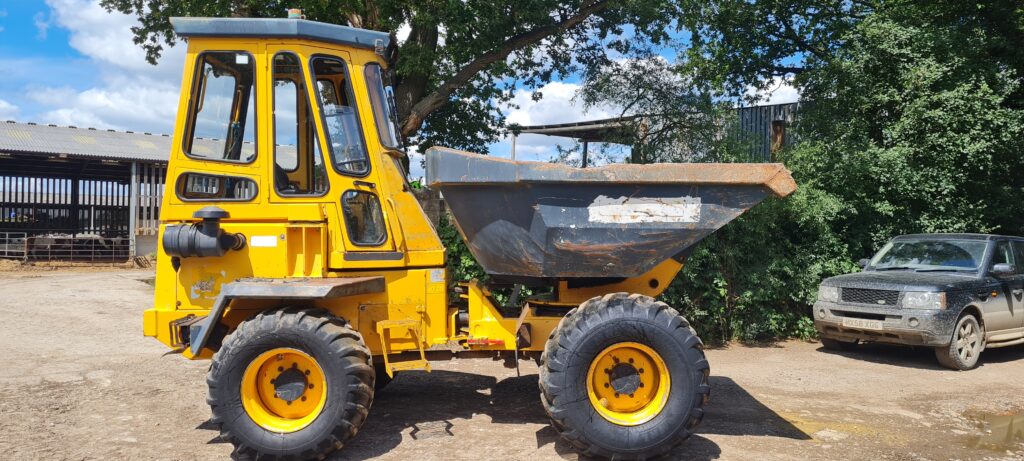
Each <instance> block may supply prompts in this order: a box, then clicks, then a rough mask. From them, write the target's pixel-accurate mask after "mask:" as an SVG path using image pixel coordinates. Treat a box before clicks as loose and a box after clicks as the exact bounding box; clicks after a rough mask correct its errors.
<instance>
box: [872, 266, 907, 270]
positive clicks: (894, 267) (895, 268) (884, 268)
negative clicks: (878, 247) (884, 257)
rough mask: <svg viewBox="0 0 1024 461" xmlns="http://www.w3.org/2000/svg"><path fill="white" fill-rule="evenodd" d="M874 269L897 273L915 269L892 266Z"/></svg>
mask: <svg viewBox="0 0 1024 461" xmlns="http://www.w3.org/2000/svg"><path fill="white" fill-rule="evenodd" d="M873 269H874V270H876V271H897V270H908V269H913V267H910V266H891V267H875V268H873Z"/></svg>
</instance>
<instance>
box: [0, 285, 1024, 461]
mask: <svg viewBox="0 0 1024 461" xmlns="http://www.w3.org/2000/svg"><path fill="white" fill-rule="evenodd" d="M150 277H152V273H150V272H147V271H140V270H135V271H128V270H108V271H105V272H92V271H54V272H24V271H20V272H0V325H3V333H2V334H0V351H3V352H4V360H3V362H4V363H3V366H0V458H3V459H12V460H24V459H46V460H52V459H183V460H205V459H225V458H227V457H228V455H229V454H230V452H231V447H230V446H229V445H227V444H225V443H220V442H219V440H218V439H217V432H216V431H215V429H214V428H213V427H211V425H210V424H209V423H207V418H208V417H209V409H208V408H207V406H206V404H205V403H204V401H205V396H206V386H205V384H204V376H205V374H206V368H207V366H208V363H206V362H190V361H188V360H185V359H183V358H181V357H180V356H177V355H165V353H166V352H167V350H166V349H165V348H164V347H163V346H162V345H160V344H158V343H157V342H156V341H154V340H152V339H148V338H144V337H142V334H141V319H142V310H143V309H145V308H146V307H147V306H148V305H149V304H150V302H151V299H152V288H151V287H150V286H149V285H148V284H146V283H145V282H144V281H143V280H145V279H147V278H150ZM707 355H708V359H709V361H710V362H711V371H712V377H711V386H712V394H711V395H712V401H711V403H710V404H709V406H708V407H707V413H706V416H705V418H704V423H703V424H702V425H701V426H700V428H699V430H698V434H697V435H696V436H694V437H693V438H691V439H690V440H689V441H688V442H687V443H686V444H685V445H683V446H682V447H680V448H679V449H678V451H677V453H674V454H673V457H672V459H698V460H700V459H723V460H758V461H760V460H795V459H826V460H833V459H835V460H895V461H903V460H907V461H910V460H1024V413H1022V410H1024V347H1017V348H1009V349H999V350H991V351H988V352H986V353H985V354H984V355H983V356H982V361H983V365H982V366H981V367H980V368H979V369H977V370H974V371H971V372H966V373H957V372H952V371H947V370H944V369H940V368H938V367H937V366H936V364H935V362H934V359H933V357H932V353H931V352H930V351H927V350H911V349H903V348H895V347H882V346H867V347H862V348H860V350H858V351H856V352H852V353H843V354H837V353H830V352H825V351H823V350H822V349H821V348H820V346H819V345H817V344H814V343H804V342H787V343H783V344H779V345H775V346H770V347H745V346H733V347H729V348H725V349H712V350H708V351H707ZM521 371H522V376H521V377H517V376H516V373H515V370H507V369H505V368H503V367H502V366H501V364H500V363H497V362H490V361H486V360H467V361H461V362H446V363H437V364H435V371H434V372H433V373H431V374H427V373H420V372H410V373H408V374H405V375H401V376H399V377H398V378H397V379H396V380H395V381H394V382H393V383H392V384H391V385H390V386H389V387H388V388H386V389H385V390H384V391H382V392H381V393H379V394H378V395H377V398H376V400H375V401H374V404H373V409H372V410H371V412H370V418H369V420H368V421H367V423H366V425H365V426H363V428H362V430H361V431H360V432H359V435H358V436H357V437H356V438H355V439H354V440H353V441H352V442H351V443H350V444H349V445H348V446H346V447H345V448H344V449H343V450H342V451H341V452H340V453H339V454H338V455H337V456H336V457H335V459H339V460H349V459H351V460H359V459H371V458H373V459H394V460H410V459H415V460H422V459H438V460H449V459H454V460H511V459H524V460H525V459H529V460H532V461H536V460H547V459H555V460H557V459H577V456H576V454H575V453H574V452H573V451H572V450H571V449H570V448H569V447H568V446H567V445H566V444H564V443H563V442H561V441H559V439H558V436H557V434H556V433H555V432H554V431H553V430H552V429H551V428H550V427H548V425H547V423H546V420H545V415H544V411H543V409H542V408H541V405H540V402H539V401H538V397H537V393H538V390H537V369H536V367H535V366H533V365H526V364H524V366H523V368H522V370H521Z"/></svg>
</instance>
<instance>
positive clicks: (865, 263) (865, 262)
mask: <svg viewBox="0 0 1024 461" xmlns="http://www.w3.org/2000/svg"><path fill="white" fill-rule="evenodd" d="M870 263H871V260H870V259H868V258H863V259H861V260H860V261H857V265H858V266H860V268H861V269H864V268H866V267H868V264H870Z"/></svg>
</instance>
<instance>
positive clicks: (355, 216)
mask: <svg viewBox="0 0 1024 461" xmlns="http://www.w3.org/2000/svg"><path fill="white" fill-rule="evenodd" d="M341 205H342V210H343V212H344V214H345V227H346V228H347V229H348V239H349V240H350V241H351V242H352V243H353V244H355V245H359V246H377V245H380V244H382V243H384V240H385V239H386V238H387V233H386V232H387V231H386V229H385V227H384V213H383V212H381V209H380V200H379V199H378V198H377V196H376V195H374V194H371V193H369V192H363V191H355V190H350V191H347V192H345V194H344V195H342V196H341Z"/></svg>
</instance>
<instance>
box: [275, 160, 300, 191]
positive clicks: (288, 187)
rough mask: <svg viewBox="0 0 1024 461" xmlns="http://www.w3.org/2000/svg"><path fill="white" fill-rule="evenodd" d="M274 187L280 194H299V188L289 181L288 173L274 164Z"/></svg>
mask: <svg viewBox="0 0 1024 461" xmlns="http://www.w3.org/2000/svg"><path fill="white" fill-rule="evenodd" d="M274 187H276V188H277V192H278V193H280V194H296V193H298V192H299V190H298V188H297V187H295V185H294V184H292V183H291V182H290V181H288V173H286V172H285V171H284V168H281V166H280V165H278V164H277V163H275V164H274Z"/></svg>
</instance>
